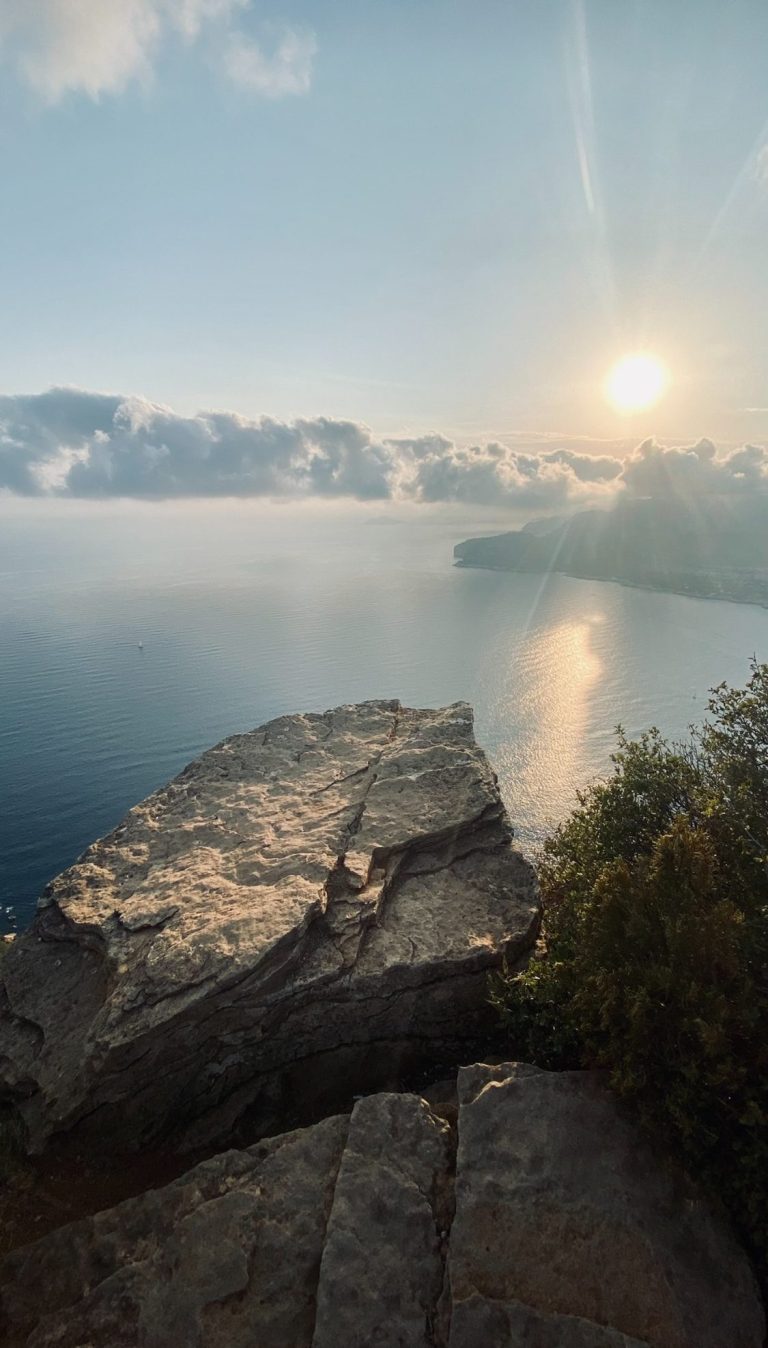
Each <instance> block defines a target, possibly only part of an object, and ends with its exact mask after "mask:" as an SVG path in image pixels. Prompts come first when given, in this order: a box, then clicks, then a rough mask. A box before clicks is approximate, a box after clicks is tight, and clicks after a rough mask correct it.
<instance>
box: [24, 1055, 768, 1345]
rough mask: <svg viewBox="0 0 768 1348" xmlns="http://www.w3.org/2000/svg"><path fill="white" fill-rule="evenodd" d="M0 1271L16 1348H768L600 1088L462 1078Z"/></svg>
mask: <svg viewBox="0 0 768 1348" xmlns="http://www.w3.org/2000/svg"><path fill="white" fill-rule="evenodd" d="M459 1089H460V1099H461V1103H460V1107H459V1113H458V1122H457V1126H456V1129H453V1128H451V1127H450V1126H449V1125H448V1124H447V1123H446V1122H445V1121H444V1120H442V1119H440V1118H438V1117H437V1116H436V1115H434V1114H433V1113H432V1112H431V1111H430V1109H429V1108H428V1106H427V1104H426V1102H425V1101H423V1100H421V1099H419V1098H418V1097H417V1096H415V1095H407V1094H401V1095H395V1094H391V1093H385V1094H376V1095H372V1096H369V1097H366V1098H364V1099H362V1100H360V1101H359V1102H358V1103H357V1104H356V1105H355V1107H354V1110H353V1111H352V1114H351V1117H349V1118H347V1117H344V1116H335V1117H332V1118H329V1119H326V1120H324V1121H323V1122H321V1123H318V1124H315V1125H313V1126H312V1127H310V1128H306V1129H302V1130H298V1131H295V1132H291V1133H287V1134H284V1135H282V1136H280V1137H277V1138H272V1139H268V1140H265V1141H263V1142H261V1143H256V1144H254V1145H253V1146H251V1147H249V1148H247V1149H246V1150H243V1151H234V1150H233V1151H228V1152H225V1153H223V1154H222V1155H219V1156H217V1157H215V1158H214V1159H212V1160H210V1161H206V1162H204V1163H203V1164H201V1165H199V1166H197V1167H195V1168H194V1169H192V1170H190V1171H189V1172H188V1173H187V1174H186V1175H183V1176H182V1177H181V1178H180V1179H178V1180H175V1181H174V1182H173V1183H172V1184H169V1185H167V1186H166V1187H165V1188H163V1189H159V1190H155V1191H150V1192H148V1193H146V1194H144V1195H142V1196H140V1197H138V1198H134V1199H129V1200H128V1201H127V1202H125V1203H122V1204H120V1205H119V1206H118V1207H115V1208H112V1209H111V1210H109V1211H106V1212H101V1213H98V1214H96V1215H95V1216H93V1217H90V1218H87V1219H86V1220H84V1221H80V1222H76V1223H73V1224H71V1225H70V1226H67V1227H63V1228H62V1229H61V1230H59V1231H56V1232H53V1233H52V1234H50V1235H48V1236H45V1237H43V1238H42V1239H41V1240H39V1241H38V1242H36V1243H35V1244H34V1245H29V1246H27V1247H26V1248H25V1249H22V1250H17V1251H15V1252H14V1253H13V1254H11V1255H8V1256H6V1258H5V1259H4V1260H2V1261H0V1341H1V1342H2V1343H3V1345H4V1346H5V1345H7V1348H85V1346H86V1345H88V1348H182V1346H183V1348H254V1345H258V1348H337V1346H338V1348H340V1346H341V1345H343V1348H369V1345H373V1344H376V1345H379V1348H513V1345H514V1348H762V1345H763V1341H764V1333H765V1320H764V1316H763V1311H762V1307H761V1304H760V1300H759V1297H758V1294H757V1291H756V1288H755V1284H754V1280H753V1278H752V1274H751V1271H750V1268H749V1265H748V1263H747V1260H746V1258H745V1256H744V1254H743V1253H742V1252H741V1250H740V1249H739V1247H738V1246H737V1244H736V1242H735V1241H734V1239H733V1237H732V1235H731V1234H730V1232H729V1231H728V1229H727V1228H726V1227H725V1226H723V1225H721V1224H720V1222H719V1220H718V1219H716V1218H715V1217H714V1216H713V1215H712V1214H711V1213H710V1212H709V1211H708V1210H707V1208H706V1206H705V1205H704V1203H703V1202H702V1201H701V1198H700V1197H698V1196H697V1195H696V1194H695V1193H693V1192H692V1191H691V1190H690V1188H689V1187H688V1186H686V1185H684V1184H682V1183H680V1182H678V1181H676V1180H675V1179H674V1177H673V1174H672V1172H671V1171H670V1170H669V1168H668V1166H667V1164H666V1162H665V1161H664V1158H655V1157H653V1156H652V1155H651V1154H650V1153H649V1152H648V1150H647V1148H646V1146H645V1143H644V1142H643V1141H642V1140H641V1138H640V1137H639V1135H638V1134H637V1133H636V1132H635V1130H634V1129H633V1128H632V1127H631V1126H630V1125H629V1124H627V1123H626V1121H625V1120H624V1119H623V1118H622V1117H621V1116H620V1114H619V1112H618V1111H617V1109H616V1106H615V1105H614V1103H613V1101H612V1100H611V1098H610V1096H609V1095H608V1094H607V1093H606V1092H605V1091H604V1090H603V1088H602V1087H601V1086H600V1085H599V1083H597V1082H596V1081H595V1080H594V1079H593V1078H592V1077H590V1076H589V1075H588V1074H586V1073H548V1072H538V1071H536V1070H535V1069H532V1068H525V1067H521V1066H520V1065H519V1064H509V1063H507V1064H502V1065H501V1066H500V1067H489V1066H486V1065H483V1064H479V1065H476V1066H475V1067H473V1068H470V1069H466V1070H464V1071H462V1072H461V1073H460V1082H459Z"/></svg>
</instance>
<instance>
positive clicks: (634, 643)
mask: <svg viewBox="0 0 768 1348" xmlns="http://www.w3.org/2000/svg"><path fill="white" fill-rule="evenodd" d="M473 524H474V530H473V527H472V526H473ZM482 527H483V525H480V526H479V527H478V523H477V521H476V520H475V521H474V522H472V521H463V522H462V523H460V524H458V525H456V524H453V525H448V524H445V523H440V524H434V523H431V524H422V525H419V524H394V523H389V522H386V523H384V522H378V521H375V520H374V521H367V522H366V521H361V520H360V518H359V516H354V515H352V514H350V515H348V516H346V517H344V516H338V515H336V516H333V517H327V516H326V517H324V516H319V515H318V514H317V513H312V512H299V511H296V510H294V509H292V508H289V507H283V508H282V509H280V508H274V509H272V510H267V511H263V512H261V513H258V512H248V511H246V510H244V509H243V508H240V507H233V508H232V509H231V511H230V512H229V513H228V512H227V509H226V508H225V507H223V506H222V507H217V508H216V509H214V510H207V511H206V510H203V509H202V508H194V507H188V508H185V509H177V510H175V511H174V510H171V509H165V508H164V509H160V508H154V509H152V508H146V509H135V510H129V509H126V510H125V511H123V512H121V511H118V510H115V509H114V507H111V508H109V510H108V509H107V508H106V507H105V508H104V510H103V511H102V512H101V513H100V512H99V510H98V509H92V510H90V511H85V510H83V511H80V512H68V513H67V514H66V516H64V517H61V516H57V515H55V514H53V513H51V514H49V515H47V516H40V515H37V514H35V513H34V512H33V511H31V510H30V511H24V512H19V513H18V514H13V515H11V514H10V513H8V514H6V515H5V516H4V517H3V518H2V519H0V530H1V535H0V903H1V904H2V907H3V913H2V915H1V916H2V923H1V924H0V925H1V926H2V929H4V930H8V929H11V930H13V929H18V928H19V927H21V926H23V925H25V924H26V923H27V922H28V921H29V919H30V917H31V915H32V911H33V908H34V902H35V899H36V897H37V895H38V894H39V892H40V890H41V888H42V886H43V885H44V884H45V882H46V881H47V880H48V879H50V877H51V876H52V875H54V874H55V873H56V872H57V871H59V870H61V869H62V868H63V867H64V866H66V865H68V864H69V863H70V862H72V861H73V860H74V859H75V857H76V856H77V855H78V854H79V853H80V852H81V851H82V850H83V848H84V847H85V846H86V845H87V844H88V843H89V842H90V841H91V840H92V839H94V838H95V837H97V836H98V835H99V834H101V833H103V832H105V830H108V829H109V828H111V827H112V826H113V825H114V824H116V823H117V822H118V820H119V819H120V817H121V816H122V814H123V813H124V812H125V810H126V809H127V808H128V807H129V806H130V805H131V804H132V803H133V802H135V801H137V800H139V799H140V798H141V797H142V796H144V795H146V794H147V792H149V791H151V790H153V789H154V788H155V787H157V786H159V785H160V784H161V783H162V782H164V781H165V780H167V779H168V778H169V777H170V776H172V775H173V774H174V773H176V772H177V771H178V770H179V769H180V768H181V767H182V766H183V765H184V764H185V763H186V762H188V761H189V760H190V759H191V758H193V757H195V755H197V754H198V753H200V751H201V750H202V749H204V748H206V747H207V746H208V745H211V744H213V743H214V742H215V741H217V740H219V739H221V738H222V737H223V736H225V735H227V734H230V733H232V732H234V731H240V730H244V729H248V728H250V727H252V726H256V725H258V724H259V723H260V722H262V721H265V720H267V719H269V718H270V717H273V716H278V715H281V714H282V713H285V712H293V711H299V710H318V711H319V710H323V709H325V708H326V707H331V706H335V705H338V704H339V703H342V702H353V701H358V700H361V699H364V698H371V697H399V698H400V699H401V700H402V701H403V702H405V703H409V704H411V705H421V706H429V705H431V706H435V705H439V704H442V703H446V702H451V701H454V700H456V699H458V698H464V699H467V700H469V701H470V702H472V703H473V704H474V707H475V713H476V733H477V737H478V739H479V741H480V743H481V744H482V745H483V746H484V747H485V748H486V749H487V751H488V753H489V755H490V757H491V760H492V762H493V765H494V767H495V769H496V771H497V773H498V775H499V778H500V781H501V786H502V790H503V793H504V797H505V800H506V803H507V807H508V809H509V812H510V815H511V817H512V820H513V823H514V825H515V828H516V832H517V835H518V838H519V839H520V841H521V843H522V844H523V845H524V846H531V845H533V844H535V842H536V841H537V840H538V839H540V838H541V836H542V834H543V833H544V832H545V831H546V829H547V828H548V826H550V825H551V824H552V823H553V822H554V821H556V820H558V819H560V818H561V817H562V816H563V815H564V814H565V813H566V812H567V810H568V809H569V807H570V805H571V804H572V802H573V794H574V791H575V789H576V787H577V786H579V785H581V784H583V783H585V782H587V781H588V780H589V779H590V778H592V777H594V776H595V775H596V774H598V773H600V772H602V771H603V770H604V769H605V767H606V765H607V762H608V755H609V754H610V752H611V749H612V747H613V744H614V728H615V726H616V725H617V723H618V722H621V723H622V724H623V725H624V726H625V727H626V729H627V730H629V731H630V732H636V731H639V730H640V729H642V728H643V727H645V726H648V725H650V724H652V723H655V724H657V725H658V726H660V727H661V729H662V730H664V731H665V732H668V733H670V734H673V735H682V734H684V733H685V731H686V728H687V726H688V725H689V723H690V722H691V721H692V720H694V719H697V718H698V717H699V716H700V715H701V714H702V712H703V710H704V705H705V700H706V694H707V689H708V688H709V687H710V686H711V685H712V684H714V683H717V682H719V681H720V680H722V679H727V680H728V681H730V682H737V683H738V682H743V680H744V679H745V677H746V675H747V672H748V661H749V657H750V655H752V654H753V653H755V654H757V656H758V657H759V658H761V659H768V611H764V610H762V609H759V608H756V607H751V606H746V605H745V606H741V605H736V604H726V603H714V602H711V601H707V600H694V599H684V598H681V597H678V596H674V595H659V594H650V593H645V592H643V591H640V590H631V589H625V588H622V587H621V586H618V585H613V584H601V583H599V582H593V581H580V580H571V579H568V578H566V577H562V576H551V577H548V578H545V577H541V576H515V575H503V574H499V573H494V572H483V571H469V570H467V571H461V570H456V569H455V568H454V567H453V565H452V558H451V553H452V547H453V544H454V543H455V542H457V541H458V540H459V539H461V538H464V537H466V536H467V535H468V534H469V533H471V532H473V531H474V532H479V531H480V528H482ZM484 527H485V529H486V530H488V529H489V525H488V522H487V521H485V523H484ZM493 528H494V524H493V523H491V525H490V531H493ZM140 642H141V643H142V646H141V647H140V646H139V643H140ZM6 909H10V910H12V911H11V912H7V911H6ZM14 923H15V926H14Z"/></svg>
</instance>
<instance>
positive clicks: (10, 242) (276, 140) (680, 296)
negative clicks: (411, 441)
mask: <svg viewBox="0 0 768 1348" xmlns="http://www.w3.org/2000/svg"><path fill="white" fill-rule="evenodd" d="M75 10H77V24H79V25H80V27H79V30H78V31H74V32H73V31H72V23H73V22H74V20H73V18H72V16H73V15H74V13H75ZM105 15H106V19H105ZM76 26H77V25H76ZM767 55H768V5H766V4H765V0H729V3H727V4H725V3H723V2H722V0H716V2H715V0H585V2H584V3H583V4H581V3H578V2H577V0H536V2H534V0H471V2H470V0H461V2H459V0H314V3H309V0H292V2H291V3H287V2H284V0H264V3H262V2H261V0H253V2H252V3H250V4H248V3H245V2H242V3H238V2H237V0H81V4H80V5H79V7H78V6H73V5H72V4H71V3H68V0H0V58H1V59H2V60H3V65H2V67H0V77H1V82H0V175H1V181H2V184H3V191H2V194H0V230H1V231H2V249H1V250H0V294H1V295H2V314H3V319H2V324H1V325H0V371H2V374H1V376H0V391H2V392H3V393H6V394H10V395H15V394H20V393H36V392H40V391H42V390H43V389H46V388H48V387H49V386H51V385H54V384H55V385H60V384H64V385H76V386H78V387H80V388H84V389H88V390H92V391H102V392H118V393H122V394H135V395H141V396H143V397H144V398H147V399H151V400H154V401H156V402H160V403H164V404H168V405H169V406H171V407H173V408H174V409H175V410H176V411H178V412H180V413H182V414H185V415H188V414H191V413H194V412H195V411H197V410H198V409H200V408H222V409H228V410H230V411H234V412H237V413H240V414H242V415H243V416H245V417H258V416H261V415H264V414H266V415H268V416H271V417H276V418H294V417H308V418H309V417H313V418H314V417H318V416H326V417H332V418H347V419H349V420H351V421H355V422H365V423H367V424H368V425H369V426H371V427H373V428H374V429H375V430H376V432H377V433H379V434H381V435H407V434H413V435H420V434H424V433H426V432H427V431H439V432H441V433H442V434H444V435H446V436H449V437H452V438H454V439H457V440H459V441H460V442H462V441H464V440H468V439H471V438H477V437H480V438H487V437H498V438H500V439H501V440H504V438H505V437H510V436H514V434H515V433H523V434H525V435H536V434H539V433H542V432H557V433H561V434H562V435H563V436H566V435H568V436H573V437H584V438H585V439H589V438H590V437H596V438H600V437H604V438H607V439H611V440H613V439H616V438H621V439H622V440H625V439H626V440H628V441H629V442H633V441H637V440H639V439H642V438H643V437H644V436H646V435H650V434H657V435H659V436H661V437H669V438H672V439H674V438H676V437H677V438H682V439H684V440H685V439H692V440H695V439H697V438H698V437H699V436H710V437H712V438H714V439H716V440H720V441H722V442H724V443H733V444H738V443H741V442H743V441H751V442H753V443H755V442H757V443H763V442H764V441H765V440H766V439H768V410H766V409H768V150H764V146H765V145H767V144H768V81H767V80H766V56H767ZM636 348H644V349H648V350H650V351H652V352H654V353H656V354H658V355H659V356H661V357H662V358H663V359H664V360H665V362H666V364H667V366H668V368H669V371H670V374H671V385H670V391H669V393H668V395H667V397H666V398H665V399H664V400H663V401H662V402H661V403H660V404H659V405H658V406H657V407H656V408H654V409H653V410H652V411H649V412H647V413H644V414H641V415H637V416H635V417H633V418H631V419H628V418H626V417H621V416H619V415H618V414H617V413H616V412H615V411H613V410H612V409H611V408H610V407H608V405H607V404H606V403H605V401H604V399H603V398H602V396H601V393H600V386H601V381H602V379H603V376H604V374H605V372H606V370H607V368H608V367H609V366H610V365H611V363H612V362H613V361H614V360H615V359H616V358H617V357H619V356H620V355H621V354H622V353H623V352H624V351H628V350H634V349H636ZM755 409H763V410H762V411H760V410H755Z"/></svg>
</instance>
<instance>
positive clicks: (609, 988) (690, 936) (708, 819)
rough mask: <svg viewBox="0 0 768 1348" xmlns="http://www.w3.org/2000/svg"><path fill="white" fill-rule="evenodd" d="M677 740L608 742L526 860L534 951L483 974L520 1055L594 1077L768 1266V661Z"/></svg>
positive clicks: (716, 699) (719, 693)
mask: <svg viewBox="0 0 768 1348" xmlns="http://www.w3.org/2000/svg"><path fill="white" fill-rule="evenodd" d="M709 711H710V719H709V720H708V721H707V723H705V725H704V726H702V727H700V728H699V729H698V730H694V731H693V732H692V741H691V743H690V744H689V745H687V746H684V747H682V746H674V745H670V744H668V743H666V742H665V741H664V740H663V739H662V737H661V736H660V735H659V734H658V733H657V732H656V731H651V732H649V733H648V734H646V735H644V736H643V737H642V738H641V739H640V740H638V741H635V742H629V741H628V740H626V738H625V737H624V736H623V734H622V733H621V732H619V734H620V742H619V749H618V751H617V753H616V754H615V755H614V759H613V763H614V770H613V773H612V775H611V776H610V777H609V778H608V779H607V780H606V781H604V782H600V783H598V784H596V785H594V786H592V787H590V788H589V789H587V790H586V791H584V792H582V793H580V794H579V797H578V801H579V804H578V808H577V809H576V810H575V811H574V813H573V814H572V815H571V816H570V818H569V819H568V820H566V822H565V823H564V824H562V825H561V826H560V828H558V830H557V831H556V832H555V834H554V835H553V836H552V837H551V838H550V839H549V840H548V841H547V842H546V843H545V845H544V849H543V855H542V857H541V864H540V879H541V886H542V899H543V905H544V923H543V951H542V953H541V955H540V957H539V958H537V959H535V960H534V961H533V962H532V963H531V965H530V966H529V968H528V969H527V970H526V971H525V972H524V973H522V974H519V975H517V976H514V977H513V976H510V975H508V974H504V975H501V976H499V977H497V978H496V979H495V980H494V982H493V986H492V994H491V995H492V1000H493V1001H494V1002H495V1004H496V1005H497V1007H498V1008H499V1010H500V1012H501V1014H502V1016H503V1018H504V1021H505V1023H506V1025H507V1026H508V1029H509V1035H510V1041H511V1043H512V1045H513V1048H514V1052H515V1054H516V1055H517V1056H519V1057H529V1058H531V1059H533V1061H536V1062H538V1063H540V1064H541V1065H542V1066H549V1067H573V1066H585V1067H600V1068H604V1069H606V1070H607V1071H608V1073H609V1078H610V1082H611V1085H612V1086H613V1088H614V1089H615V1090H616V1091H617V1092H618V1093H619V1094H620V1095H621V1096H622V1097H624V1098H625V1099H627V1100H628V1101H630V1102H631V1103H632V1105H633V1107H634V1109H635V1110H636V1112H637V1114H638V1116H639V1118H640V1119H641V1120H642V1122H643V1123H644V1124H645V1125H646V1126H647V1127H648V1128H650V1129H651V1130H652V1131H653V1132H656V1133H657V1134H658V1135H659V1136H662V1137H663V1138H664V1139H665V1141H666V1142H667V1143H671V1144H672V1145H673V1147H674V1148H675V1149H676V1151H677V1154H678V1156H679V1157H680V1159H681V1160H682V1161H683V1162H684V1164H685V1165H686V1166H687V1168H688V1170H689V1171H690V1172H691V1173H692V1174H693V1175H695V1176H697V1177H698V1178H699V1179H700V1180H701V1181H703V1182H704V1183H705V1185H707V1186H709V1187H710V1189H711V1190H713V1191H715V1192H716V1193H717V1194H718V1195H719V1197H720V1198H721V1199H722V1200H723V1202H724V1203H725V1204H726V1206H727V1207H728V1208H729V1210H730V1212H731V1215H732V1218H733V1220H734V1222H735V1224H736V1225H737V1227H738V1228H739V1229H740V1231H741V1233H742V1236H743V1237H744V1238H745V1240H746V1241H747V1243H748V1245H749V1246H750V1248H751V1250H752V1253H753V1255H754V1257H755V1260H756V1263H757V1265H758V1269H759V1271H760V1272H761V1274H762V1276H763V1278H765V1273H766V1269H767V1268H768V1128H767V1127H766V1124H768V666H766V665H758V664H756V663H753V666H752V671H751V677H750V679H749V682H748V684H747V687H746V688H745V689H731V688H728V687H726V686H725V685H722V686H721V687H719V688H717V689H715V690H714V691H713V694H712V697H711V700H710V703H709Z"/></svg>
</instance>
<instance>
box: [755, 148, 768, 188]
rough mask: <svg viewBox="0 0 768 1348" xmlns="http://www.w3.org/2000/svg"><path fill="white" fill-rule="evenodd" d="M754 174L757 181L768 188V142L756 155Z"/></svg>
mask: <svg viewBox="0 0 768 1348" xmlns="http://www.w3.org/2000/svg"><path fill="white" fill-rule="evenodd" d="M753 175H754V179H755V182H757V183H759V184H760V186H761V187H764V188H766V190H768V144H766V145H763V146H762V148H761V149H760V150H758V152H757V154H756V155H755V162H754V166H753Z"/></svg>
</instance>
